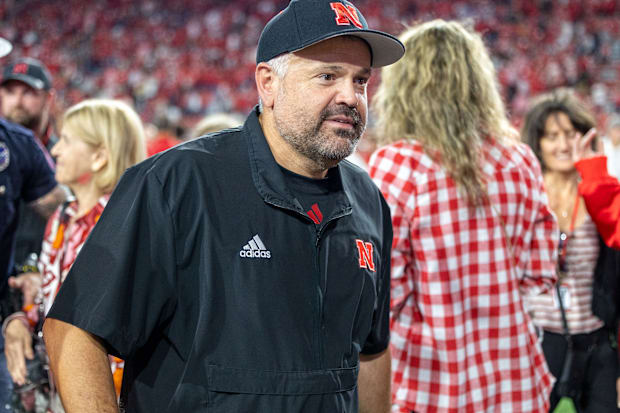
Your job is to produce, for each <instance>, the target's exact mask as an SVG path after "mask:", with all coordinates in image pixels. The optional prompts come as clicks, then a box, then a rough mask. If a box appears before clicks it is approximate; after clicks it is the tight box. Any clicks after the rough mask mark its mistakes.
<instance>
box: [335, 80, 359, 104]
mask: <svg viewBox="0 0 620 413" xmlns="http://www.w3.org/2000/svg"><path fill="white" fill-rule="evenodd" d="M358 101H359V94H358V92H357V90H356V89H355V85H354V84H353V83H351V82H342V85H341V86H340V88H339V90H338V95H337V96H336V103H342V104H345V105H347V106H349V107H356V106H357V103H358Z"/></svg>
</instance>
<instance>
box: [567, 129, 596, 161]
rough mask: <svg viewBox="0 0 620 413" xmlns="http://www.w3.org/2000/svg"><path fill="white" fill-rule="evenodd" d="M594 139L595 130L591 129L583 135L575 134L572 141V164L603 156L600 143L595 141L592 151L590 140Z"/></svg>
mask: <svg viewBox="0 0 620 413" xmlns="http://www.w3.org/2000/svg"><path fill="white" fill-rule="evenodd" d="M595 137H596V129H595V128H592V129H590V130H589V131H588V132H586V134H585V135H581V134H580V133H577V136H575V139H573V150H572V153H571V155H572V158H573V163H575V162H578V161H580V160H582V159H586V158H591V157H593V156H599V155H603V148H602V145H601V141H600V140H599V141H596V145H595V149H592V140H593V139H594V138H595Z"/></svg>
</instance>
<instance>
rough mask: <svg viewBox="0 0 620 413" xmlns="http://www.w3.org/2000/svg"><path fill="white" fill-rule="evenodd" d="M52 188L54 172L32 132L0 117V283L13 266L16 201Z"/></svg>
mask: <svg viewBox="0 0 620 413" xmlns="http://www.w3.org/2000/svg"><path fill="white" fill-rule="evenodd" d="M54 187H56V181H55V180H54V171H53V170H52V168H51V167H50V165H49V164H48V162H47V161H46V159H45V155H44V154H43V151H42V150H41V149H40V148H39V146H38V145H37V144H36V142H35V138H34V136H33V135H32V132H31V131H29V130H28V129H26V128H23V127H21V126H19V125H16V124H14V123H10V122H8V121H6V120H4V119H2V118H0V282H2V283H4V281H5V280H6V278H7V277H8V276H9V275H10V273H11V270H12V266H13V248H14V244H15V230H16V228H17V221H18V215H19V209H18V206H19V201H20V200H24V201H25V202H32V201H35V200H37V199H39V198H41V197H42V196H44V195H46V194H47V193H48V192H50V191H51V190H52V189H54ZM0 289H1V288H0Z"/></svg>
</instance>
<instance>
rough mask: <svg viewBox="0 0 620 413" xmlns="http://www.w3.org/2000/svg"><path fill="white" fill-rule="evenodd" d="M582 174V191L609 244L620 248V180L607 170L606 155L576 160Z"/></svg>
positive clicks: (589, 211) (580, 184)
mask: <svg viewBox="0 0 620 413" xmlns="http://www.w3.org/2000/svg"><path fill="white" fill-rule="evenodd" d="M575 167H576V168H577V170H578V171H579V173H580V174H581V178H582V180H581V182H580V183H579V193H580V194H581V196H582V197H583V199H584V200H585V203H586V208H587V209H588V213H589V214H590V216H591V217H592V220H593V221H594V222H595V223H596V227H597V228H598V232H599V234H601V236H602V237H603V240H604V241H605V243H606V244H607V245H609V246H610V247H612V248H620V221H619V218H620V182H618V180H617V179H616V178H614V177H612V176H611V175H609V174H608V172H607V159H606V157H605V156H596V157H593V158H588V159H582V160H581V161H578V162H577V163H576V164H575Z"/></svg>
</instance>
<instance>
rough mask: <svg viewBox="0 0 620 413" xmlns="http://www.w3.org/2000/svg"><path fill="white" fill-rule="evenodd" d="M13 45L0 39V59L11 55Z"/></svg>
mask: <svg viewBox="0 0 620 413" xmlns="http://www.w3.org/2000/svg"><path fill="white" fill-rule="evenodd" d="M11 50H13V45H12V44H11V42H9V41H8V40H7V39H5V38H2V37H0V57H4V56H6V55H8V54H9V53H11Z"/></svg>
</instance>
